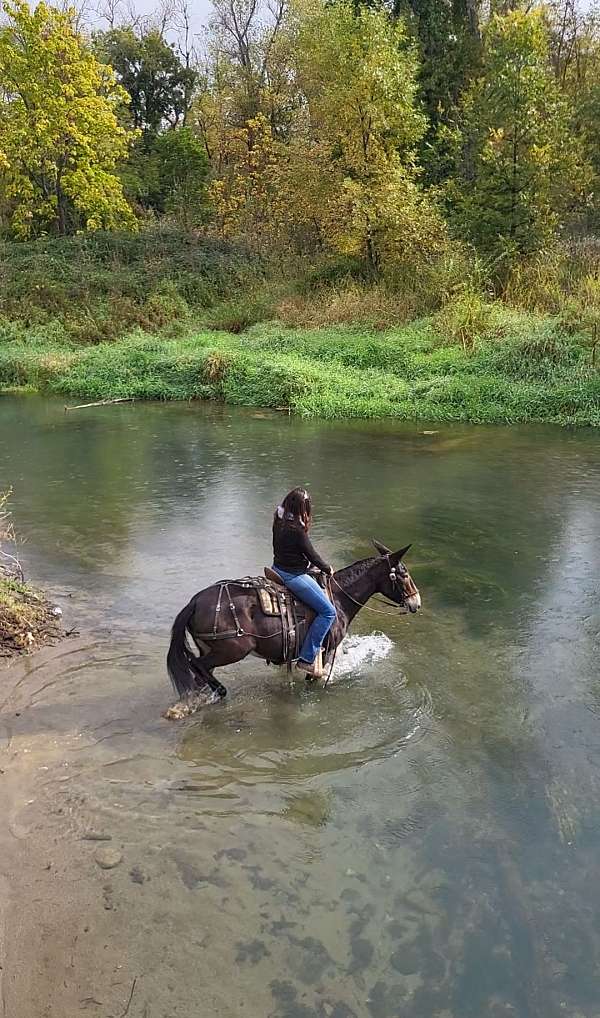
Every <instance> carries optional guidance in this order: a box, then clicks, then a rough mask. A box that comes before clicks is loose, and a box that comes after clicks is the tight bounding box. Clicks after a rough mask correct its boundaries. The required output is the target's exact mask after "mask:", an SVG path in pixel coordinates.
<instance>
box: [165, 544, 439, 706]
mask: <svg viewBox="0 0 600 1018" xmlns="http://www.w3.org/2000/svg"><path fill="white" fill-rule="evenodd" d="M373 544H374V545H375V548H376V550H377V552H378V555H377V556H375V557H371V558H366V559H361V560H360V561H359V562H353V563H352V565H350V566H346V567H345V568H344V569H340V570H338V572H336V573H334V574H333V576H332V577H331V580H330V583H331V586H330V592H331V597H332V600H333V604H334V607H335V610H336V615H337V617H336V620H335V622H334V624H333V626H332V628H331V629H330V631H329V633H328V636H327V639H326V643H325V647H324V659H325V665H329V666H330V668H331V667H332V662H333V659H334V656H335V652H336V649H337V647H339V645H340V643H341V642H342V640H343V639H344V637H345V635H346V633H347V632H348V628H349V626H350V624H351V622H352V620H353V619H354V617H355V616H356V615H357V614H358V612H359V611H360V610H361V609H362V608H364V607H365V606H366V605H367V602H368V601H369V600H370V598H371V597H373V595H374V594H380V595H382V596H383V597H384V598H386V599H387V601H388V602H391V603H392V604H393V605H394V606H396V607H397V608H398V609H399V610H400V611H401V612H402V611H403V612H411V613H414V612H417V611H418V610H419V608H420V607H421V595H420V594H419V591H418V589H417V587H416V586H415V584H414V582H413V580H412V577H411V575H410V573H409V571H408V569H407V568H406V566H405V565H404V563H403V561H402V559H403V558H404V555H405V554H406V552H407V551H408V549H409V548H410V545H407V546H406V547H405V548H402V549H401V550H400V551H395V552H393V551H390V549H389V548H386V546H385V545H384V544H381V543H380V542H379V541H373ZM224 592H225V593H224ZM371 610H373V609H371ZM313 618H314V614H313V613H312V612H311V611H310V610H308V609H307V611H306V619H305V622H304V627H303V628H304V632H302V633H300V634H299V635H300V637H301V638H302V637H303V635H304V633H305V632H306V628H307V627H308V626H309V625H310V623H311V622H312V619H313ZM284 626H285V621H284V620H283V619H282V618H281V617H280V616H277V615H266V614H264V613H263V611H262V609H261V606H260V602H259V598H258V594H257V592H256V590H255V589H254V588H252V587H251V586H250V585H249V584H248V581H237V580H223V581H221V582H220V583H214V584H212V586H210V587H205V589H204V590H201V591H200V592H199V593H198V594H194V596H193V597H192V599H191V601H189V602H188V604H186V606H185V608H183V609H182V610H181V611H180V612H179V614H178V616H177V618H176V619H175V621H174V623H173V628H172V630H171V643H170V646H169V651H168V653H167V670H168V673H169V676H170V678H171V681H172V683H173V686H174V688H175V691H176V693H177V694H178V696H179V697H180V698H182V699H183V698H186V697H190V696H192V695H193V694H197V693H200V692H202V691H205V690H206V687H207V686H208V687H209V688H210V689H211V690H212V691H213V692H214V693H216V694H218V695H219V696H220V697H224V696H226V695H227V689H226V688H225V686H224V685H223V684H222V683H221V682H219V680H218V679H217V678H215V675H214V670H215V668H225V667H227V665H232V664H235V663H236V662H237V661H242V660H243V659H244V658H245V657H247V656H248V654H256V655H258V656H259V657H261V658H264V659H265V660H266V661H268V662H269V663H270V664H277V665H281V664H286V663H287V660H286V657H285V647H286V644H287V642H288V641H287V640H285V639H284V635H283V627H284ZM188 635H189V637H190V638H191V640H192V641H193V643H194V645H195V647H196V649H197V653H194V652H193V651H192V649H191V648H190V646H189V643H188Z"/></svg>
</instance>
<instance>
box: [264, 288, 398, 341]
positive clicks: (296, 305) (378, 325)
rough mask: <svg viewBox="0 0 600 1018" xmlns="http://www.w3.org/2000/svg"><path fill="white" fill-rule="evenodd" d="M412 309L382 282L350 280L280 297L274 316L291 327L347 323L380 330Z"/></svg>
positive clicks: (309, 327)
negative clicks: (338, 285) (363, 283)
mask: <svg viewBox="0 0 600 1018" xmlns="http://www.w3.org/2000/svg"><path fill="white" fill-rule="evenodd" d="M410 312H411V309H410V308H409V307H408V306H407V305H406V303H405V302H404V301H403V300H402V299H401V298H400V297H396V296H394V295H393V294H391V293H388V292H387V291H386V290H385V288H384V287H383V286H371V287H367V286H359V285H358V284H350V285H347V286H345V287H343V288H340V289H328V290H326V289H320V290H317V291H315V292H314V293H312V294H310V296H306V295H303V294H298V295H296V296H294V297H288V298H287V299H285V300H283V301H281V302H280V303H279V305H278V307H277V317H278V318H279V319H280V321H282V322H283V323H284V324H285V325H289V326H291V327H292V328H308V329H315V328H323V327H325V328H327V327H330V326H334V325H350V326H354V327H356V328H359V327H363V328H368V329H376V330H383V329H389V328H390V327H391V326H394V325H400V324H402V323H403V322H405V321H406V320H407V318H409V317H410Z"/></svg>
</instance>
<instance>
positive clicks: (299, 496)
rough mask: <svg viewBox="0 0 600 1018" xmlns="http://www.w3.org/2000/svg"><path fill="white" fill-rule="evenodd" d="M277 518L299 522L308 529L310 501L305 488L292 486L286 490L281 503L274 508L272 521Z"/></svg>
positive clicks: (310, 518)
mask: <svg viewBox="0 0 600 1018" xmlns="http://www.w3.org/2000/svg"><path fill="white" fill-rule="evenodd" d="M277 520H288V522H295V523H301V524H302V526H303V527H304V528H305V529H306V530H309V529H310V525H311V523H312V503H311V500H310V495H309V494H308V492H307V491H306V489H305V488H292V490H291V491H288V493H287V495H286V496H285V498H284V499H283V501H282V503H281V505H278V506H277V509H276V510H275V517H274V522H277Z"/></svg>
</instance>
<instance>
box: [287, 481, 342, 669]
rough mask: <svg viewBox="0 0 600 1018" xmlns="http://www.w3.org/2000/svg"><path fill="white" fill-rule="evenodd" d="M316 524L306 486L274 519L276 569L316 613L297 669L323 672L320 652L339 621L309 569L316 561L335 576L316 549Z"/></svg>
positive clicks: (296, 491)
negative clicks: (313, 527)
mask: <svg viewBox="0 0 600 1018" xmlns="http://www.w3.org/2000/svg"><path fill="white" fill-rule="evenodd" d="M311 523H312V507H311V503H310V496H309V494H308V492H307V491H305V490H304V488H294V490H293V491H290V492H289V494H287V495H286V496H285V498H284V500H283V502H282V503H281V505H279V506H277V509H276V510H275V516H274V518H273V569H274V570H275V572H276V573H277V574H278V575H279V576H280V577H281V579H282V580H283V582H284V584H285V586H286V587H288V588H289V589H290V590H291V591H292V593H293V594H295V595H296V596H297V597H298V598H300V600H301V601H303V602H304V603H305V604H307V605H308V606H309V608H312V609H313V611H315V612H316V617H315V619H314V621H313V623H312V625H311V627H310V629H309V630H308V632H307V634H306V637H305V640H304V643H303V644H302V647H301V648H300V657H299V659H298V661H297V662H296V668H300V669H302V671H305V672H308V674H309V675H319V674H320V672H319V668H318V653H319V650H320V649H321V645H322V643H323V640H324V639H325V637H326V636H327V633H328V632H329V630H330V629H331V627H332V625H333V623H334V622H335V618H336V615H335V608H334V607H333V605H332V603H331V601H330V600H329V598H328V597H327V595H326V593H325V591H324V590H323V588H322V587H320V586H319V584H318V583H317V581H316V580H315V578H314V577H313V576H309V574H308V572H307V569H308V567H309V565H311V564H313V565H315V566H318V568H319V569H322V570H323V572H324V573H328V575H329V576H333V568H332V567H331V566H330V565H328V564H327V562H324V561H323V559H322V558H321V556H320V555H319V554H318V553H317V552H316V551H315V549H314V548H313V546H312V544H311V542H310V540H309V537H308V532H309V530H310V525H311Z"/></svg>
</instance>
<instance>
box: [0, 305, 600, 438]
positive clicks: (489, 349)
mask: <svg viewBox="0 0 600 1018" xmlns="http://www.w3.org/2000/svg"><path fill="white" fill-rule="evenodd" d="M551 330H552V326H551V324H550V325H549V324H548V323H547V322H541V323H539V325H538V328H537V332H536V330H535V328H534V326H533V325H532V324H531V322H529V321H528V322H527V324H526V327H524V326H523V325H521V327H520V329H519V328H515V330H514V331H513V332H512V333H510V334H507V335H505V336H504V337H503V338H502V340H498V339H497V338H494V339H488V340H483V341H481V342H480V343H478V344H477V347H476V349H475V350H473V351H469V352H467V351H464V350H463V349H462V347H460V346H457V345H453V346H444V345H441V344H440V339H439V336H438V335H437V333H436V332H435V330H434V329H433V327H432V325H431V323H430V322H428V321H422V322H417V323H413V324H412V325H410V326H407V327H405V328H403V329H396V330H393V331H390V332H387V333H373V334H367V335H365V334H363V333H359V332H357V331H353V330H350V329H328V330H312V331H309V330H289V329H284V328H282V327H278V326H277V325H270V326H254V327H253V328H252V329H251V330H250V331H249V332H246V333H244V334H242V335H239V336H234V335H231V334H228V333H223V332H209V331H204V330H202V331H193V330H192V331H190V332H189V333H188V334H186V335H184V336H182V337H179V338H176V339H169V338H164V337H159V336H151V335H148V334H144V333H137V334H133V335H130V336H129V337H127V338H125V339H124V340H122V341H120V342H118V343H102V344H99V345H97V346H94V347H81V346H75V345H74V344H73V343H70V342H67V341H64V340H62V341H59V342H57V341H56V339H52V336H51V335H50V336H49V335H47V334H45V330H41V331H38V332H37V333H35V334H33V333H31V332H28V334H27V336H26V337H24V336H22V335H19V334H16V335H14V336H13V338H12V340H11V339H7V338H6V335H5V338H4V341H2V339H1V338H0V385H4V386H5V387H12V386H31V387H33V388H36V389H40V390H45V391H49V392H54V393H64V394H70V395H74V396H78V397H82V398H83V397H85V398H87V399H90V400H93V399H103V398H109V397H119V396H134V397H136V398H142V399H144V398H147V399H189V398H209V399H222V400H225V401H227V402H229V403H237V404H242V405H246V406H267V407H268V406H272V407H286V408H289V409H290V410H291V411H293V412H296V413H300V414H304V415H315V416H323V417H329V418H333V417H379V416H389V417H397V418H420V419H423V420H437V421H443V420H446V421H475V422H516V421H553V422H558V423H577V424H594V425H600V374H599V373H598V372H597V371H596V370H595V369H593V368H592V366H591V365H590V358H589V353H588V351H587V350H586V349H585V347H584V346H583V345H580V344H579V343H578V342H577V337H575V338H571V339H568V338H561V339H560V341H558V340H556V339H555V338H553V336H552V331H551Z"/></svg>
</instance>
